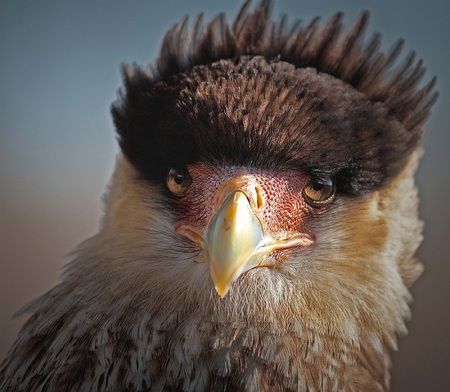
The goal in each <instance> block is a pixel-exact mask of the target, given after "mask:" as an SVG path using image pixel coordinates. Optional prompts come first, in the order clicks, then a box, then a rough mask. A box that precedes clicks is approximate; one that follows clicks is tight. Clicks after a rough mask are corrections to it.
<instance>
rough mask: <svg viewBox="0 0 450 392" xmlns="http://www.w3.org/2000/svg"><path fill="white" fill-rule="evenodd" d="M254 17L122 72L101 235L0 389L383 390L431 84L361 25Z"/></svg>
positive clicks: (28, 329) (23, 345)
mask: <svg viewBox="0 0 450 392" xmlns="http://www.w3.org/2000/svg"><path fill="white" fill-rule="evenodd" d="M270 7H271V2H266V1H264V2H262V3H261V4H260V5H258V6H256V7H255V8H254V9H250V2H248V1H247V2H245V3H244V5H243V6H242V8H241V10H240V12H239V14H238V16H237V17H236V19H235V20H234V21H233V23H231V24H227V22H226V21H225V18H224V16H223V15H219V16H218V17H216V18H215V19H213V20H212V21H211V22H210V23H208V24H207V25H206V26H204V27H203V24H202V17H201V16H199V17H197V18H196V19H195V20H194V22H193V24H192V27H191V28H188V22H187V19H183V20H182V21H181V22H180V23H179V24H177V25H175V26H174V27H173V28H172V29H171V30H170V31H169V32H168V33H167V35H166V37H165V39H164V42H163V45H162V48H161V52H160V55H159V58H158V59H157V61H156V62H155V63H153V64H152V65H151V66H149V67H147V68H145V69H143V68H141V67H138V66H137V65H127V66H124V68H123V78H124V88H123V90H121V92H120V94H119V98H118V100H117V102H115V103H114V104H113V106H112V115H113V119H114V123H115V126H116V129H117V134H118V136H119V143H120V147H121V150H122V154H120V155H119V157H118V159H117V163H116V170H115V172H114V175H113V178H112V180H111V183H110V185H109V188H108V190H107V194H106V196H105V213H104V216H103V218H102V221H101V227H100V230H99V232H98V234H97V235H95V236H94V237H93V238H91V239H89V240H87V241H85V242H84V243H82V244H81V245H80V247H79V248H78V249H77V250H76V252H75V253H74V259H73V261H72V262H71V263H70V264H69V265H68V266H67V268H66V270H65V272H64V276H63V278H64V279H63V281H62V283H61V284H59V285H58V286H56V287H55V288H54V289H52V290H51V291H49V292H48V293H47V294H44V295H43V296H42V297H40V298H38V299H36V300H34V301H33V302H31V303H30V304H29V305H27V306H26V307H25V308H24V309H23V310H22V312H29V313H31V316H30V319H29V320H28V321H27V322H26V324H25V325H24V327H23V329H22V331H21V332H20V334H19V336H18V338H17V341H16V342H15V343H14V345H13V346H12V348H11V350H10V352H9V353H8V354H7V357H6V358H5V360H4V361H3V363H2V365H1V367H0V390H2V391H3V390H4V391H16V390H48V391H57V390H62V389H63V390H90V391H116V390H124V391H144V390H151V391H154V390H155V391H158V390H174V391H175V390H184V391H222V390H223V391H225V390H226V391H235V390H242V391H269V390H270V391H289V390H292V391H342V390H348V391H384V390H388V389H389V368H390V359H389V351H390V350H392V349H395V348H396V344H397V343H396V342H397V336H398V335H403V334H405V333H406V327H405V321H406V320H407V319H408V318H409V317H410V310H409V302H410V301H411V295H410V293H409V291H408V287H409V286H410V285H411V284H412V283H413V282H414V281H415V280H416V279H417V278H418V276H419V275H420V273H421V271H422V265H421V264H420V262H418V261H417V260H416V259H415V257H414V254H415V251H416V249H417V247H418V246H419V244H420V242H421V238H422V234H421V233H422V226H423V225H422V222H421V221H420V219H419V218H418V202H419V200H418V193H417V189H416V185H415V182H414V174H415V171H416V169H417V165H418V163H419V160H420V157H421V155H422V151H421V148H420V142H421V140H422V138H423V136H424V132H425V128H424V121H425V120H426V118H427V116H428V115H429V111H430V108H431V106H432V104H433V102H434V101H435V99H436V96H437V95H436V93H435V92H434V91H433V88H434V79H433V80H432V81H431V82H430V83H429V84H427V85H426V86H424V87H422V86H421V84H420V83H421V80H422V77H423V75H424V67H423V65H422V62H421V61H418V62H416V61H415V60H414V55H410V56H408V57H407V58H406V60H405V61H404V63H403V64H401V65H396V58H397V56H398V54H399V52H400V49H401V43H399V44H397V45H395V46H394V47H393V49H392V50H391V51H390V52H389V53H384V52H383V51H382V50H381V49H380V48H379V46H380V37H379V35H375V36H374V37H373V38H372V39H369V40H368V41H367V40H365V39H364V30H365V26H366V25H367V21H368V14H367V13H363V14H362V15H361V16H360V17H359V18H358V19H357V20H356V21H355V22H354V23H353V25H351V26H350V27H348V28H345V27H344V26H343V25H342V21H341V19H342V15H341V14H339V13H338V14H336V15H335V16H334V17H333V18H331V20H330V21H329V22H327V23H325V24H324V25H322V26H320V25H319V22H318V20H317V19H314V20H313V21H312V22H311V23H309V24H302V23H299V22H297V23H294V24H291V25H290V24H289V23H288V22H287V18H286V17H283V18H281V20H280V21H277V22H273V21H271V19H270ZM235 211H238V212H235ZM241 224H242V226H243V227H244V228H245V231H244V233H243V234H241V232H240V231H239V230H240V228H239V227H240V225H241ZM230 228H231V229H230ZM250 229H251V230H250ZM250 231H251V233H250ZM229 233H231V234H229ZM235 233H238V234H235ZM235 247H236V248H239V250H235V249H234V248H235ZM240 249H242V251H241V250H240ZM247 251H248V252H249V253H248V255H247V254H246V253H245V252H247ZM244 253H245V254H244ZM224 255H225V256H224ZM234 258H238V259H241V258H242V261H239V262H235V260H231V261H230V260H228V259H234ZM236 263H237V264H236ZM227 274H228V275H227Z"/></svg>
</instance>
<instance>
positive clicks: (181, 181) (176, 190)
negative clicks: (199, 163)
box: [167, 167, 192, 196]
mask: <svg viewBox="0 0 450 392" xmlns="http://www.w3.org/2000/svg"><path fill="white" fill-rule="evenodd" d="M191 184H192V177H191V175H190V174H189V172H188V170H187V168H179V167H172V168H171V169H170V170H169V172H168V173H167V188H169V191H170V192H172V193H173V194H174V195H175V196H184V195H186V193H187V191H188V190H189V187H190V186H191Z"/></svg>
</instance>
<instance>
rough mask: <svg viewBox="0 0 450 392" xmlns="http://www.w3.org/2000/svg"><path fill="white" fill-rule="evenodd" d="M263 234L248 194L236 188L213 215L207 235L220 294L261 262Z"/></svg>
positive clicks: (208, 250) (213, 276) (208, 255)
mask: <svg viewBox="0 0 450 392" xmlns="http://www.w3.org/2000/svg"><path fill="white" fill-rule="evenodd" d="M263 238H264V233H263V228H262V225H261V223H260V221H259V219H258V218H257V217H256V215H255V214H254V212H253V210H252V208H251V207H250V203H249V201H248V199H247V196H246V195H245V194H244V193H243V192H242V191H240V190H237V191H234V192H233V193H231V194H230V195H229V196H228V197H227V198H226V199H225V201H224V202H223V204H222V205H221V207H220V209H219V210H218V211H217V213H216V214H215V215H214V217H213V219H212V220H211V223H210V225H209V227H208V231H207V233H206V236H205V241H206V244H205V245H206V247H205V248H206V249H205V251H206V258H207V259H208V261H209V263H210V271H211V277H212V280H213V282H214V284H215V286H216V290H217V293H218V294H219V295H220V296H221V297H224V296H225V295H226V293H227V292H228V289H229V287H230V284H231V283H232V282H234V281H235V280H236V279H237V278H238V277H239V276H240V275H241V274H242V273H244V272H245V271H248V270H249V269H251V268H254V267H257V266H258V264H259V262H260V260H259V257H258V256H259V253H260V252H259V247H260V244H261V243H262V241H263Z"/></svg>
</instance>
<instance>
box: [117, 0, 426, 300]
mask: <svg viewBox="0 0 450 392" xmlns="http://www.w3.org/2000/svg"><path fill="white" fill-rule="evenodd" d="M247 6H248V3H247V4H246V5H244V7H243V9H242V10H241V13H240V15H239V16H238V18H237V19H236V21H235V23H234V25H232V26H228V25H226V24H225V23H224V22H223V17H219V18H218V19H215V20H214V21H213V22H211V23H210V24H208V25H207V26H206V27H205V28H204V29H203V31H202V27H201V18H198V19H197V20H196V21H195V22H194V25H193V27H192V28H191V30H190V31H187V28H186V20H183V21H182V22H180V23H179V24H178V25H176V26H175V27H174V28H173V29H172V30H170V31H169V33H168V34H167V35H166V38H165V41H164V43H163V47H162V49H161V54H160V57H159V59H158V61H157V62H156V63H154V64H152V65H151V66H150V67H148V68H147V69H145V70H144V69H142V68H140V67H138V66H136V65H131V66H130V65H127V66H125V67H124V84H125V88H124V90H122V92H121V96H120V98H119V100H118V101H117V102H116V103H115V104H114V105H113V110H112V111H113V116H114V120H115V124H116V127H117V131H118V134H119V141H120V145H121V148H122V151H123V154H124V156H125V159H126V160H127V162H128V163H130V164H131V166H132V167H133V169H134V170H135V171H136V173H139V176H140V178H141V179H142V180H143V183H145V184H147V185H148V186H156V189H157V191H156V195H157V197H156V198H155V200H158V201H159V202H161V203H162V204H164V207H163V208H166V209H167V210H168V211H170V214H171V215H170V220H169V221H168V222H166V223H165V224H164V225H163V226H164V227H165V228H169V230H170V238H171V239H170V241H176V244H175V243H173V242H167V247H168V248H170V249H171V251H173V249H189V250H190V252H188V253H185V254H184V257H183V258H182V259H183V260H185V262H186V263H187V264H189V268H191V269H192V270H196V269H198V270H201V271H203V268H204V265H207V266H208V268H209V272H210V276H211V278H212V283H213V285H214V286H215V289H216V291H217V293H218V294H219V296H220V297H224V296H226V294H227V293H228V292H229V290H232V287H233V282H235V281H237V280H239V279H241V280H242V281H245V279H246V278H245V275H246V273H247V272H248V271H250V270H253V269H258V270H262V269H269V270H271V271H272V272H273V273H274V274H277V273H282V274H287V271H290V272H289V274H291V273H292V268H294V270H295V273H294V275H295V276H297V279H302V277H304V276H305V275H304V272H303V271H302V269H311V268H312V269H314V268H316V267H317V265H316V264H317V263H318V262H317V261H316V260H314V259H315V258H314V257H313V258H312V259H310V258H308V257H306V255H310V254H311V252H314V250H315V249H317V247H318V245H317V243H319V244H320V243H321V241H322V238H323V237H327V236H325V235H324V233H323V226H324V225H328V226H330V227H334V228H335V231H338V230H339V228H340V226H341V223H342V222H343V221H347V224H348V225H355V226H358V224H359V223H361V224H367V223H364V219H363V218H360V220H359V221H358V222H348V218H347V217H346V216H342V217H340V218H336V217H335V214H334V213H333V211H335V210H336V209H337V208H338V206H339V205H341V204H342V203H344V204H349V205H352V204H353V205H354V206H355V207H354V208H357V207H356V206H357V204H358V203H357V201H358V200H359V199H365V198H367V195H368V194H371V193H372V194H374V192H377V191H378V190H379V189H382V188H383V187H386V186H387V184H389V183H390V182H391V181H392V179H393V178H394V177H395V176H396V175H398V174H399V173H400V172H401V171H402V170H403V169H404V168H405V167H406V165H407V162H408V161H409V160H410V158H411V156H412V153H413V152H414V151H415V150H416V149H417V148H418V145H419V143H420V141H421V139H422V137H423V134H424V128H423V126H422V124H423V121H424V119H425V118H426V116H427V113H428V110H429V107H430V106H431V104H432V101H433V99H434V96H433V95H431V94H430V93H431V91H432V88H433V82H432V83H430V84H429V85H428V86H425V87H424V88H422V89H419V88H418V83H419V81H420V78H421V76H422V74H423V68H422V66H421V63H420V62H419V63H418V64H416V65H413V58H409V59H408V60H407V62H406V63H405V65H404V66H403V68H401V67H397V68H395V69H392V63H393V59H394V58H395V57H396V55H397V54H398V52H399V49H400V47H401V43H398V44H397V46H395V47H394V49H393V50H392V51H391V53H390V54H389V55H385V54H384V53H382V52H381V51H379V49H378V45H379V37H378V36H375V37H374V38H373V39H372V40H371V41H370V42H369V43H366V44H365V43H363V30H364V27H365V25H366V23H367V18H368V15H367V13H363V14H362V15H361V17H360V18H359V19H358V20H357V21H356V22H355V23H354V25H353V26H352V27H351V28H349V29H347V30H345V31H342V23H341V18H342V15H340V14H337V15H336V16H335V17H334V18H333V19H332V20H331V21H330V22H329V23H328V24H326V25H325V26H324V27H322V28H318V27H317V24H316V21H314V22H313V23H312V24H310V25H308V26H305V27H299V28H297V29H294V32H292V31H289V32H288V31H287V30H286V28H285V26H284V23H273V22H270V21H269V19H268V12H269V11H268V7H267V6H265V7H264V6H263V7H259V8H257V9H256V10H255V11H254V12H253V13H247V12H246V7H247ZM219 21H220V22H219ZM430 95H431V97H430ZM149 194H150V193H149ZM152 195H154V194H153V193H152ZM331 217H332V218H331ZM336 221H339V222H336ZM338 227H339V228H338ZM319 228H320V229H319ZM320 230H322V232H320ZM355 230H356V229H355ZM336 236H337V233H336ZM375 236H376V234H375ZM330 237H333V235H330ZM349 241H350V242H349V246H350V244H351V239H349ZM163 243H164V242H161V244H163ZM161 244H159V247H160V246H162V245H161ZM353 246H355V247H357V246H360V245H359V244H357V243H353ZM330 249H331V248H330ZM330 252H331V250H330ZM187 254H189V255H190V256H189V257H188V256H187ZM203 264H204V265H203ZM294 265H295V267H293V266H294ZM166 272H167V273H168V274H169V275H171V273H170V272H168V270H167V271H166ZM289 274H287V275H289Z"/></svg>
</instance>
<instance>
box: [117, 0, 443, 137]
mask: <svg viewBox="0 0 450 392" xmlns="http://www.w3.org/2000/svg"><path fill="white" fill-rule="evenodd" d="M250 5H251V1H246V2H245V3H244V4H243V5H242V7H241V9H240V11H239V13H238V15H237V17H236V18H235V20H234V21H233V23H231V24H227V23H226V21H225V15H224V14H220V15H218V16H217V17H216V18H214V19H213V20H212V21H211V22H210V23H208V24H207V25H206V26H204V27H203V28H202V19H203V17H202V15H199V16H198V17H197V18H196V19H195V21H194V23H193V25H192V28H191V29H190V30H189V29H188V26H187V25H188V18H187V17H185V18H183V19H182V20H181V22H179V23H178V24H176V25H175V26H174V27H173V28H172V29H171V30H170V31H169V32H168V33H167V34H166V37H165V39H164V42H163V45H162V48H161V52H160V56H159V58H158V60H157V62H156V64H155V65H154V69H155V70H156V72H154V73H153V75H151V77H152V79H153V81H154V82H156V81H159V80H163V79H165V78H167V77H169V76H171V75H174V74H177V73H180V72H184V71H186V70H189V69H191V68H192V67H194V66H195V65H200V64H209V63H213V62H215V61H218V60H220V59H227V58H233V57H236V56H242V55H261V56H264V57H274V56H279V58H280V60H281V61H286V62H288V63H291V64H294V65H296V66H302V67H305V66H310V67H314V68H317V69H318V70H319V71H320V72H324V73H328V74H330V75H332V76H334V77H336V78H338V79H341V80H343V81H345V82H347V83H349V84H350V85H351V86H353V87H354V88H356V89H357V90H358V91H360V92H362V93H364V94H365V95H366V96H367V97H368V98H369V99H370V100H371V101H374V102H383V103H384V104H385V106H386V107H387V108H388V109H389V110H390V111H391V112H392V113H395V114H396V115H397V116H398V120H399V121H401V122H403V123H404V124H405V126H406V127H407V128H409V127H408V125H409V124H411V125H413V126H414V124H415V125H417V118H418V114H419V113H420V116H419V118H422V119H424V118H426V117H427V114H428V110H429V108H430V106H431V104H432V103H433V102H434V100H435V99H436V94H432V88H429V87H428V86H427V87H426V88H425V89H422V90H421V89H419V88H418V85H419V83H420V81H421V79H422V77H423V75H424V72H425V68H424V67H423V65H422V62H421V61H418V62H415V53H410V54H409V55H408V57H407V58H406V60H405V61H404V63H403V65H401V66H398V67H397V68H395V69H394V70H393V69H392V67H393V66H394V65H395V60H396V59H397V58H398V57H399V55H400V53H401V50H402V47H403V41H402V40H400V41H399V42H398V43H396V44H395V45H393V47H392V48H391V50H390V51H389V52H388V53H387V54H385V53H383V52H382V51H381V50H380V36H379V34H375V35H374V37H372V39H371V40H369V42H368V43H366V44H365V43H364V42H363V41H364V36H365V30H366V26H367V23H368V20H369V13H368V12H363V13H362V14H361V16H360V17H359V18H358V19H357V20H356V21H355V22H354V23H353V25H352V26H351V27H350V28H349V29H348V30H345V31H343V29H342V17H343V14H342V13H340V12H339V13H337V14H335V16H333V17H332V18H331V19H330V21H329V22H328V23H326V24H325V25H324V26H323V27H319V26H318V22H319V18H315V19H313V20H312V21H311V23H309V24H308V25H306V26H305V25H303V24H302V23H301V22H300V21H295V22H294V23H293V25H292V28H291V29H289V28H287V16H285V15H284V16H282V17H281V19H280V21H278V22H273V21H271V20H270V14H271V9H272V1H263V2H262V3H261V4H260V5H259V6H258V7H256V8H255V9H254V10H253V12H250ZM129 72H130V70H129V68H126V70H125V74H126V77H127V73H129ZM128 76H129V75H128ZM432 86H434V82H433V84H432ZM393 92H395V94H392V93H393ZM404 97H408V102H406V103H405V102H404V100H403V98H404ZM424 112H425V113H424ZM409 117H411V119H410V118H409ZM410 120H412V121H410Z"/></svg>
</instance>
